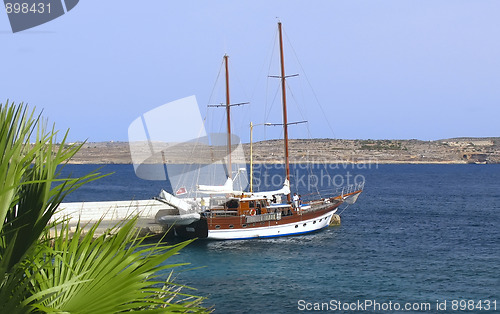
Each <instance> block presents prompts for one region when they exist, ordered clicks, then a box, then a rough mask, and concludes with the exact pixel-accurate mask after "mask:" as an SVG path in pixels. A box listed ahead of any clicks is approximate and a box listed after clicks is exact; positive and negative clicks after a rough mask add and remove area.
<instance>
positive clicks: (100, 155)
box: [71, 137, 500, 164]
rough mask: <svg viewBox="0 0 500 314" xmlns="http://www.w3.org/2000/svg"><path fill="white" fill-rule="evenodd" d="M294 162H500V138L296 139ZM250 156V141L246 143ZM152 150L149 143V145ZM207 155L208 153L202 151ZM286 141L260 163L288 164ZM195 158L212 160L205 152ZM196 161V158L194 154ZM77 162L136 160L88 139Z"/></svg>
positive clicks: (271, 147)
mask: <svg viewBox="0 0 500 314" xmlns="http://www.w3.org/2000/svg"><path fill="white" fill-rule="evenodd" d="M289 146H290V160H291V162H293V163H308V162H314V163H379V164H467V163H473V164H474V163H475V164H485V163H500V137H488V138H465V137H463V138H451V139H443V140H435V141H421V140H342V139H292V140H290V145H289ZM243 150H244V152H245V156H246V158H247V161H248V160H249V156H250V144H248V143H246V144H243ZM144 151H145V154H147V152H148V151H149V150H148V147H147V146H145V147H144ZM186 154H187V149H185V148H182V147H179V148H178V152H177V153H176V154H173V156H172V154H171V155H170V156H169V159H168V160H166V162H168V163H186V157H185V156H186ZM199 155H200V156H203V155H202V154H199ZM282 155H283V141H282V140H268V141H260V142H256V143H254V144H253V160H254V163H283V158H282ZM198 159H199V160H194V162H200V163H203V162H206V160H204V159H203V158H202V157H198ZM191 160H192V159H191ZM71 163H73V164H131V163H132V159H131V155H130V149H129V144H128V143H127V142H96V143H85V144H84V145H83V147H82V149H81V150H80V151H79V152H78V154H77V155H75V156H74V157H73V159H72V160H71Z"/></svg>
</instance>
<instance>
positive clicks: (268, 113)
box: [264, 85, 280, 122]
mask: <svg viewBox="0 0 500 314" xmlns="http://www.w3.org/2000/svg"><path fill="white" fill-rule="evenodd" d="M279 91H280V86H279V85H278V86H277V87H276V92H275V93H274V97H273V101H272V102H271V107H269V110H268V111H266V112H264V122H267V121H269V120H268V119H269V115H270V114H271V111H272V109H273V107H274V104H275V103H276V98H277V97H278V94H279Z"/></svg>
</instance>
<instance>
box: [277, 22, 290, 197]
mask: <svg viewBox="0 0 500 314" xmlns="http://www.w3.org/2000/svg"><path fill="white" fill-rule="evenodd" d="M278 31H279V40H280V60H281V95H282V101H283V135H284V142H285V166H286V179H287V180H288V182H290V158H289V156H288V118H287V111H286V86H285V79H286V76H285V57H284V54H283V35H282V31H281V22H278ZM287 200H288V202H290V194H288V195H287Z"/></svg>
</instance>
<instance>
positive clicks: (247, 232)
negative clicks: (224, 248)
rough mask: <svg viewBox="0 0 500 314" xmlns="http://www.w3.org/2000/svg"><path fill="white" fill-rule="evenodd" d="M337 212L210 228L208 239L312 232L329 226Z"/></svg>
mask: <svg viewBox="0 0 500 314" xmlns="http://www.w3.org/2000/svg"><path fill="white" fill-rule="evenodd" d="M336 212H337V208H335V209H333V210H331V211H329V212H327V213H325V214H323V215H321V216H318V217H314V218H311V219H307V220H302V221H298V222H293V223H288V224H282V225H278V224H277V225H275V226H273V225H270V226H264V227H258V228H238V229H219V230H208V236H207V239H212V240H240V239H254V238H274V237H283V236H292V235H299V234H304V233H310V232H314V231H317V230H320V229H323V228H325V227H328V225H329V224H330V220H331V219H332V216H333V214H335V213H336Z"/></svg>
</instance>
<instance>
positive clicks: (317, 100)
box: [284, 31, 337, 138]
mask: <svg viewBox="0 0 500 314" xmlns="http://www.w3.org/2000/svg"><path fill="white" fill-rule="evenodd" d="M284 33H285V38H286V40H287V42H288V44H289V45H290V48H292V52H293V55H294V56H295V60H297V63H298V64H299V67H300V70H301V71H302V73H303V74H304V77H305V78H306V81H307V84H308V85H309V88H310V89H311V91H312V93H313V95H314V99H315V100H316V103H317V104H318V106H319V108H320V110H321V114H322V115H323V117H324V118H325V120H326V124H327V125H328V128H329V129H330V131H331V132H332V134H333V137H334V138H337V136H336V135H335V131H334V130H333V127H332V125H331V124H330V121H329V120H328V119H327V118H326V117H327V115H326V112H325V110H324V109H323V106H321V103H320V102H319V98H318V96H317V95H316V92H315V91H314V88H313V87H312V84H311V82H310V81H309V77H307V74H306V71H304V67H303V66H302V63H300V60H299V57H298V56H297V53H296V52H295V49H294V48H293V45H292V43H291V41H290V40H289V39H288V35H287V34H286V32H285V31H284Z"/></svg>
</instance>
